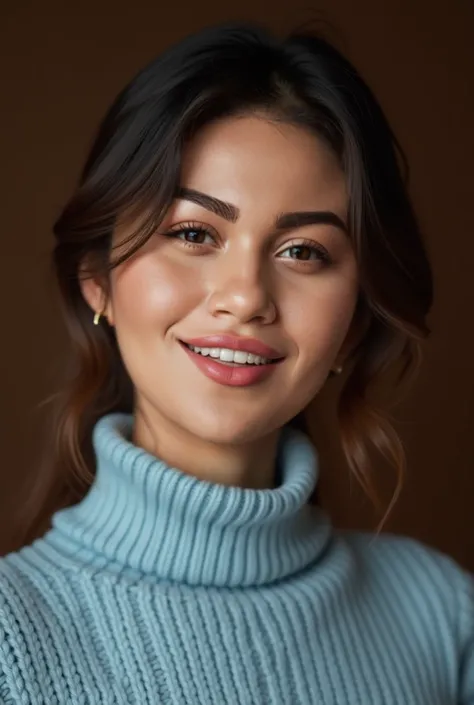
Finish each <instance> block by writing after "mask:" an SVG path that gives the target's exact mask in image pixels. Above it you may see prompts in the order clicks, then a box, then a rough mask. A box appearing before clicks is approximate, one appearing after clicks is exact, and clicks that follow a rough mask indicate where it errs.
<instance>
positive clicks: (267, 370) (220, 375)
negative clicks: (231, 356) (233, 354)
mask: <svg viewBox="0 0 474 705" xmlns="http://www.w3.org/2000/svg"><path fill="white" fill-rule="evenodd" d="M180 345H181V347H182V348H183V350H185V352H187V354H188V355H189V357H190V358H191V360H192V361H193V362H194V363H195V365H196V367H198V368H199V369H200V370H201V372H203V373H204V374H205V375H206V377H209V379H212V380H214V382H217V383H218V384H225V385H227V386H229V387H246V386H248V385H250V384H256V383H257V382H261V381H262V380H264V379H266V378H267V377H268V376H269V375H271V374H272V372H274V371H275V370H276V369H277V367H278V365H279V364H280V361H278V362H273V363H271V364H270V365H252V366H250V365H248V366H244V365H242V366H238V367H237V366H235V367H234V366H231V365H223V364H222V363H221V362H219V360H216V359H215V358H212V357H209V356H208V355H200V354H199V353H196V352H193V351H192V350H190V348H188V347H187V346H186V345H185V344H184V343H181V341H180Z"/></svg>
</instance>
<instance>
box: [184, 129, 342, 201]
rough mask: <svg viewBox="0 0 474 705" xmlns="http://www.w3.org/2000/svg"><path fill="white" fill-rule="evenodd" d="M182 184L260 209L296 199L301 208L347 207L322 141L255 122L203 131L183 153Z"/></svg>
mask: <svg viewBox="0 0 474 705" xmlns="http://www.w3.org/2000/svg"><path fill="white" fill-rule="evenodd" d="M181 182H182V184H183V185H185V186H188V187H189V188H193V187H194V188H196V189H200V190H202V191H205V192H208V193H212V195H215V196H217V197H221V198H223V200H226V195H227V200H229V201H231V202H232V201H233V202H235V199H236V198H241V199H242V203H241V205H242V206H244V205H245V200H246V198H248V197H249V196H253V198H254V199H255V198H256V197H258V200H259V201H260V203H262V201H271V200H275V199H278V200H279V201H281V199H282V198H284V199H285V200H291V201H295V199H296V200H297V201H301V206H302V207H303V202H307V201H311V203H312V204H313V205H317V203H318V202H321V201H327V200H328V199H329V200H330V201H331V204H332V205H333V207H338V206H339V207H343V206H344V205H345V203H346V179H345V175H344V173H343V170H342V168H341V166H340V163H339V160H338V157H337V155H336V154H335V153H334V152H333V151H332V150H331V148H330V147H329V146H328V145H327V144H326V143H325V142H324V141H323V140H322V139H321V138H320V137H318V136H317V135H316V134H314V133H312V132H310V131H309V129H305V128H302V127H298V126H294V125H289V124H286V123H281V122H279V123H275V122H270V121H269V120H268V119H265V118H262V117H257V116H246V117H233V118H226V119H222V120H219V121H216V122H214V123H211V124H208V125H206V126H205V127H203V128H202V129H201V130H200V131H199V132H198V133H197V134H196V135H195V136H194V138H193V139H192V141H190V142H189V143H188V144H187V145H186V146H185V148H184V150H183V156H182V165H181ZM217 191H218V192H217ZM239 194H240V196H239ZM309 205H311V204H310V203H307V206H309Z"/></svg>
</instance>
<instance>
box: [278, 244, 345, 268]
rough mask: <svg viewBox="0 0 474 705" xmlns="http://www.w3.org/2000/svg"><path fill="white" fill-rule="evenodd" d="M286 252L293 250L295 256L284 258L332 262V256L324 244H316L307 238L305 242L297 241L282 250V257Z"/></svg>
mask: <svg viewBox="0 0 474 705" xmlns="http://www.w3.org/2000/svg"><path fill="white" fill-rule="evenodd" d="M284 252H291V253H293V256H292V255H290V256H287V257H283V259H296V261H298V262H309V261H314V260H320V261H322V262H324V263H325V264H331V262H332V260H331V256H330V254H329V252H328V251H327V250H326V248H325V247H323V246H322V245H316V243H314V242H312V241H311V240H305V241H303V242H299V243H295V244H292V245H290V246H289V247H287V248H286V250H282V251H281V252H280V254H279V256H280V257H281V256H282V254H283V253H284Z"/></svg>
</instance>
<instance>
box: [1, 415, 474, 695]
mask: <svg viewBox="0 0 474 705" xmlns="http://www.w3.org/2000/svg"><path fill="white" fill-rule="evenodd" d="M132 423H133V419H132V416H130V415H127V414H117V413H116V414H109V415H107V416H104V417H103V418H101V419H100V420H99V422H98V423H97V424H96V426H95V429H94V436H93V442H94V448H95V452H96V456H97V473H96V477H95V480H94V483H93V485H92V487H91V488H90V490H89V491H88V493H87V495H86V496H85V497H84V499H83V500H82V501H81V502H79V503H78V504H77V505H75V506H73V507H68V508H66V509H63V510H61V511H59V512H57V513H56V514H55V515H54V517H53V523H52V528H51V529H50V530H49V531H48V532H47V533H46V534H45V535H44V536H43V537H41V538H40V539H38V540H36V541H35V542H33V543H32V544H31V545H29V546H25V547H24V548H22V549H21V550H19V551H17V552H14V553H10V554H8V555H7V556H4V557H3V558H2V559H0V703H1V704H3V705H19V704H20V703H21V704H22V705H347V704H350V705H474V580H473V577H472V575H470V574H469V573H468V572H467V571H466V570H464V569H463V568H462V567H461V566H459V565H458V564H457V563H456V562H455V561H454V560H453V559H452V558H450V557H449V556H447V555H445V554H443V553H441V552H440V551H437V550H435V549H433V548H430V547H428V546H426V545H424V544H422V543H420V542H419V541H416V540H414V539H410V538H407V537H402V536H396V535H393V534H388V533H386V534H383V535H381V536H379V537H374V536H373V535H371V534H369V533H364V532H350V531H341V530H335V529H334V528H333V527H332V525H331V522H330V520H329V518H328V516H327V515H326V514H325V512H323V511H322V510H321V509H320V508H318V507H313V506H310V505H308V503H307V501H308V498H309V496H310V495H311V493H312V491H313V490H314V488H315V486H316V483H317V480H318V458H317V453H316V451H315V450H314V448H313V446H312V445H311V443H310V441H309V439H307V438H306V437H305V436H304V435H302V434H301V433H299V432H297V431H294V430H290V429H284V430H283V431H282V434H281V438H280V442H279V447H278V456H277V467H276V472H277V478H278V482H277V486H276V487H274V488H272V489H268V490H252V489H244V488H235V487H228V486H224V485H218V484H213V483H210V482H205V481H202V480H198V479H196V478H194V477H191V476H189V475H186V474H185V473H183V472H182V471H180V470H179V469H177V468H172V467H169V466H167V465H165V464H164V463H163V462H162V461H160V460H159V459H157V458H155V457H154V456H152V455H150V454H148V453H147V452H146V451H144V450H143V449H140V448H138V447H137V446H135V445H133V444H132V443H131V437H132V436H131V433H132Z"/></svg>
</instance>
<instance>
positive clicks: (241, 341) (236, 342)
mask: <svg viewBox="0 0 474 705" xmlns="http://www.w3.org/2000/svg"><path fill="white" fill-rule="evenodd" d="M181 340H182V342H183V343H186V344H187V345H192V346H194V347H198V348H227V349H229V350H242V351H243V352H248V353H252V354H253V355H259V356H260V357H265V358H267V359H269V360H277V359H280V358H282V357H283V355H282V354H281V353H280V352H278V350H275V348H272V347H270V346H269V345H266V344H265V343H262V341H261V340H257V339H256V338H243V337H241V336H236V335H206V336H203V337H202V338H189V339H187V340H184V338H182V339H181Z"/></svg>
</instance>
